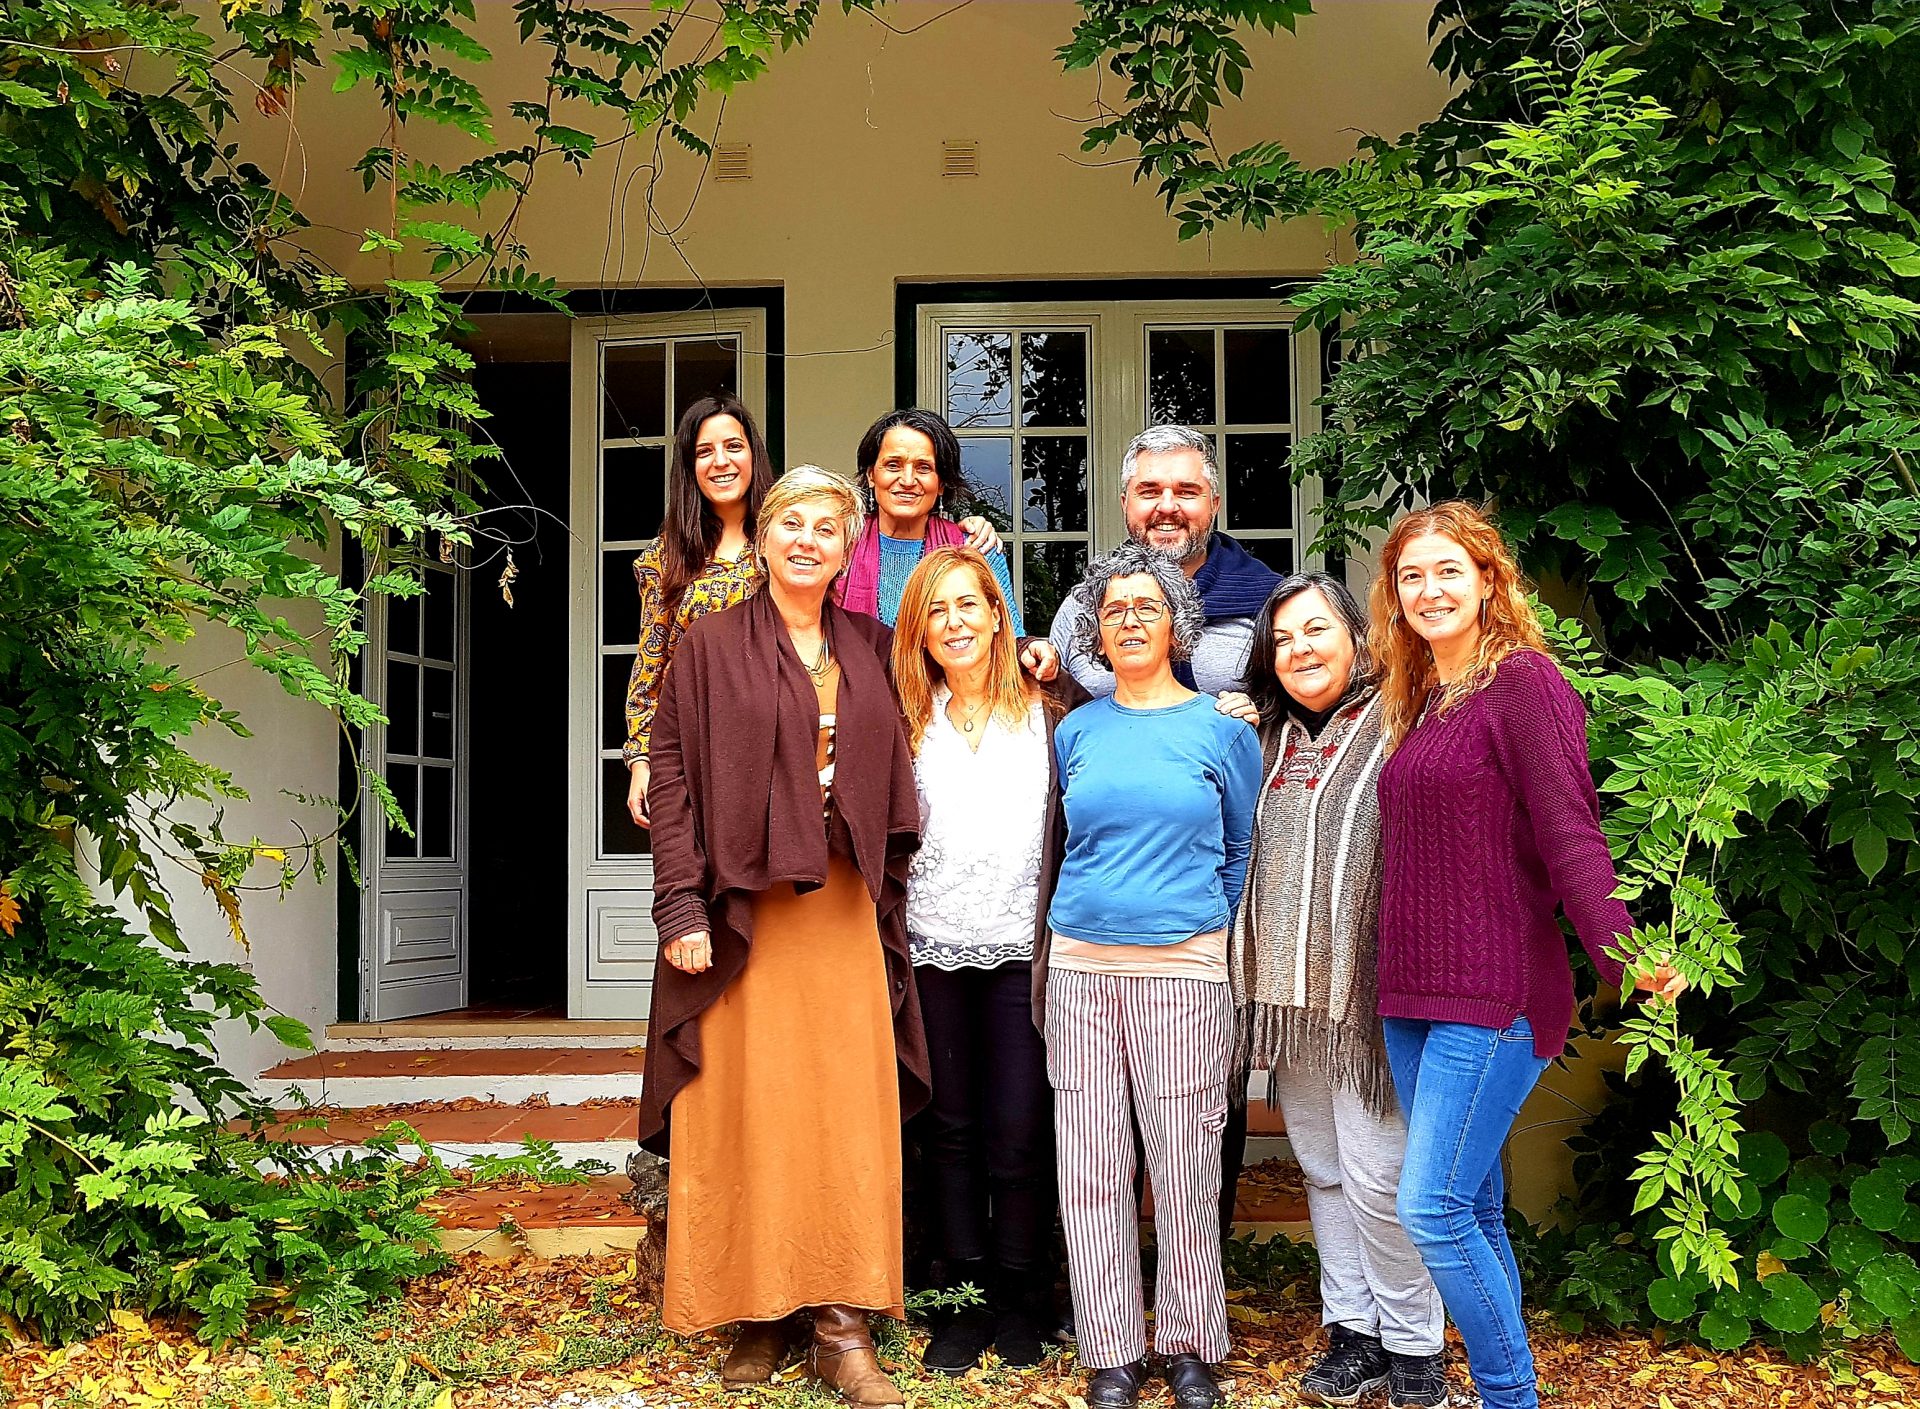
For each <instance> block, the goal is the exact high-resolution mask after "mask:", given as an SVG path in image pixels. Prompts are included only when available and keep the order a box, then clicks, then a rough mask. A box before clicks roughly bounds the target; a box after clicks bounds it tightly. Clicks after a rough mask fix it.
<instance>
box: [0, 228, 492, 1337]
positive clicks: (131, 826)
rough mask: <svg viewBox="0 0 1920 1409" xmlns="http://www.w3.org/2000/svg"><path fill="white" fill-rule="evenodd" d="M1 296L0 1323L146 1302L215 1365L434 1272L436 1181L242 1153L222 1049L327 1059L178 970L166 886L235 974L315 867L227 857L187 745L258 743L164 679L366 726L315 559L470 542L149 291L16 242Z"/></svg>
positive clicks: (71, 1319) (185, 312) (224, 976)
mask: <svg viewBox="0 0 1920 1409" xmlns="http://www.w3.org/2000/svg"><path fill="white" fill-rule="evenodd" d="M0 290H3V291H4V295H5V299H4V305H5V317H4V325H0V425H4V427H5V431H4V433H0V595H3V596H4V598H5V600H7V601H8V602H9V603H11V604H13V605H12V606H11V607H10V609H9V610H8V611H7V612H6V613H5V614H4V615H3V616H0V699H4V700H6V701H7V707H6V710H5V712H4V714H0V777H4V778H6V779H7V783H6V786H5V788H4V790H0V868H4V869H0V1051H3V1052H4V1053H5V1057H4V1060H3V1061H0V1309H5V1310H6V1311H8V1312H10V1313H11V1314H12V1315H14V1316H15V1317H17V1318H18V1319H19V1320H21V1321H23V1322H25V1323H26V1324H28V1325H29V1326H32V1327H34V1328H35V1329H36V1330H38V1331H39V1332H41V1333H42V1334H43V1335H47V1336H50V1337H63V1336H67V1335H71V1334H74V1333H76V1332H79V1331H82V1330H84V1329H86V1328H87V1327H89V1326H91V1325H92V1324H94V1323H95V1322H97V1321H98V1319H99V1318H100V1317H101V1316H102V1315H103V1314H104V1312H105V1309H106V1308H107V1307H108V1306H110V1305H114V1304H124V1303H126V1302H138V1303H139V1304H141V1305H143V1306H145V1307H147V1308H148V1309H150V1310H159V1309H175V1308H178V1309H186V1310H190V1311H193V1312H195V1313H198V1314H199V1315H200V1316H201V1317H202V1318H203V1325H204V1328H205V1333H206V1334H207V1335H208V1336H210V1337H220V1336H226V1335H230V1334H232V1333H233V1332H234V1331H236V1330H237V1329H238V1328H239V1327H240V1325H241V1323H242V1320H243V1318H244V1316H245V1314H246V1312H247V1309H248V1307H249V1306H250V1305H251V1304H253V1303H254V1302H256V1301H258V1300H259V1299H261V1298H262V1297H263V1296H265V1295H267V1294H268V1290H269V1288H270V1287H272V1286H284V1287H285V1288H286V1289H287V1291H288V1293H289V1294H290V1295H291V1296H292V1297H293V1299H294V1300H295V1302H296V1303H303V1302H305V1301H307V1300H308V1299H310V1298H313V1297H317V1296H323V1295H324V1296H339V1295H342V1294H346V1293H353V1294H358V1295H371V1294H375V1293H379V1292H383V1291H386V1290H389V1289H390V1288H391V1287H393V1286H394V1285H395V1284H396V1283H397V1282H398V1281H400V1280H401V1279H403V1278H405V1277H408V1276H411V1275H414V1274H415V1273H417V1272H419V1271H421V1270H423V1269H425V1268H427V1267H430V1266H432V1265H434V1264H435V1259H436V1257H437V1254H435V1253H433V1252H429V1251H423V1250H422V1249H421V1247H420V1246H418V1244H420V1243H421V1241H422V1240H423V1239H425V1238H426V1237H427V1236H428V1234H429V1233H430V1231H431V1224H430V1223H429V1222H428V1221H427V1220H426V1219H425V1218H423V1217H422V1216H421V1215H419V1214H418V1213H417V1212H416V1211H415V1209H416V1206H417V1204H418V1202H419V1198H420V1196H421V1195H422V1194H423V1193H425V1192H427V1191H430V1190H431V1189H433V1188H436V1187H438V1186H439V1183H440V1181H441V1179H442V1178H443V1176H442V1175H436V1174H434V1173H433V1172H432V1171H431V1170H429V1171H427V1172H424V1173H422V1172H410V1171H405V1170H403V1169H401V1168H399V1167H398V1166H394V1165H392V1164H391V1163H390V1162H374V1163H361V1164H356V1165H354V1166H351V1167H349V1168H348V1169H346V1170H344V1171H342V1172H341V1175H340V1177H338V1178H335V1179H330V1180H317V1179H314V1178H297V1179H287V1178H283V1177H279V1176H270V1175H269V1174H267V1173H265V1172H263V1161H264V1160H265V1159H266V1158H267V1157H268V1155H269V1153H270V1151H269V1148H268V1147H267V1146H266V1145H264V1144H263V1143H262V1142H260V1141H259V1140H258V1139H255V1138H253V1137H250V1136H247V1135H243V1134H236V1133H230V1132H229V1131H227V1130H226V1129H225V1128H224V1127H225V1125H226V1122H227V1121H228V1119H229V1118H230V1117H231V1116H233V1115H234V1114H236V1113H238V1112H242V1111H247V1110H250V1109H251V1102H250V1101H249V1100H248V1098H247V1095H246V1092H245V1090H244V1088H243V1087H242V1086H241V1084H240V1083H239V1082H238V1081H236V1080H235V1079H234V1078H233V1077H231V1076H229V1075H228V1074H227V1073H225V1072H223V1071H221V1070H220V1068H219V1067H218V1065H217V1063H216V1062H215V1061H214V1059H213V1040H212V1034H213V1027H214V1024H215V1023H216V1022H219V1021H222V1020H240V1021H244V1022H246V1023H248V1024H249V1025H251V1026H253V1027H256V1028H258V1027H262V1026H265V1027H269V1028H271V1029H272V1031H273V1032H274V1033H275V1035H277V1036H279V1037H280V1038H281V1039H282V1040H283V1041H287V1042H291V1043H295V1044H305V1042H306V1035H305V1032H304V1030H303V1029H302V1028H301V1026H300V1024H298V1023H297V1022H294V1021H292V1020H290V1019H287V1018H285V1017H282V1016H279V1015H276V1014H272V1013H269V1012H268V1011H266V1009H265V1007H264V1005H263V1003H262V1001H261V997H260V994H259V990H258V988H257V987H256V985H255V983H254V979H253V976H252V974H251V973H249V972H248V971H247V970H246V969H245V968H243V967H241V966H239V965H236V964H219V963H209V962H204V961H197V960H191V959H188V958H186V957H184V956H183V948H184V946H183V945H182V942H181V940H180V937H179V934H178V931H177V929H176V928H175V925H174V921H173V913H172V904H171V901H170V899H169V897H168V890H167V879H166V876H165V874H163V868H168V869H174V868H178V867H185V868H186V874H188V875H191V876H192V877H193V878H194V879H195V881H196V882H197V883H198V884H199V885H201V886H203V887H204V888H205V889H207V890H208V891H211V892H212V893H213V895H214V896H215V897H216V899H218V900H219V902H220V904H221V905H222V907H223V908H224V909H225V910H226V911H227V914H228V917H229V919H230V921H231V925H232V928H233V932H234V936H235V938H236V940H239V941H241V942H244V940H245V932H244V929H243V928H242V924H241V918H240V898H239V897H240V893H241V890H242V888H243V887H244V886H245V885H246V884H247V883H248V878H249V875H250V873H252V872H253V871H254V869H255V868H256V867H257V866H264V867H265V868H266V870H267V871H268V873H269V876H270V879H269V882H268V884H269V886H283V885H286V884H290V883H291V882H292V881H293V879H294V877H295V875H296V874H297V873H298V872H299V871H300V870H302V869H306V868H319V867H321V866H322V865H323V863H324V853H323V852H322V851H321V849H320V844H319V842H318V841H315V842H314V843H313V844H312V849H311V851H310V852H309V853H308V854H305V855H301V854H299V853H298V852H294V851H290V850H289V849H288V848H286V847H285V846H282V847H269V846H267V845H265V844H264V843H262V842H260V841H258V840H257V839H244V840H242V839H236V838H230V837H228V836H227V835H226V834H225V833H224V831H223V829H222V827H221V824H220V820H219V817H220V813H219V810H218V809H219V805H220V804H221V803H222V802H224V801H226V800H229V799H236V798H242V797H244V796H245V794H244V793H243V792H242V790H241V789H240V788H239V787H238V786H237V785H236V784H235V782H234V781H233V779H232V778H231V777H229V776H228V775H227V774H225V773H224V772H222V771H221V770H219V769H216V768H213V767H210V766H209V765H207V764H205V763H202V762H200V761H198V760H196V759H195V758H194V757H193V756H192V755H191V754H190V753H188V752H187V750H186V748H185V746H184V745H185V740H186V739H187V737H188V735H189V734H190V733H191V732H192V731H194V730H196V729H227V730H232V731H234V732H237V733H244V732H245V731H244V729H243V727H242V726H241V724H240V722H239V721H238V720H237V719H236V718H235V717H234V716H233V714H232V713H231V712H230V711H228V710H226V709H224V708H223V707H222V706H221V705H220V703H219V701H218V700H216V699H215V698H214V697H213V696H212V695H210V694H209V693H208V692H207V691H206V689H205V688H204V687H203V686H202V685H201V684H200V683H198V682H197V681H195V680H193V679H190V678H188V677H187V676H186V675H184V674H183V673H182V672H181V671H180V670H179V669H178V668H177V667H175V666H172V665H168V664H164V663H162V662H161V661H159V660H156V659H155V658H154V654H153V652H154V648H155V647H156V646H159V645H162V644H164V643H166V642H168V641H177V640H182V639H185V638H186V637H187V636H188V635H190V634H191V633H192V632H193V631H194V630H195V629H197V628H199V627H201V626H204V625H206V624H209V623H217V624H220V625H223V626H226V627H228V628H230V629H231V630H232V631H233V632H234V633H235V640H236V641H237V642H238V643H239V649H240V650H241V651H242V652H243V653H244V655H245V657H246V659H247V660H248V661H249V662H250V663H251V664H253V665H254V666H255V667H257V668H259V669H261V670H265V671H267V672H269V673H270V674H272V675H274V676H275V677H276V678H277V679H279V681H280V682H281V684H282V685H283V686H284V687H285V688H286V690H287V691H288V693H289V694H291V695H293V696H296V697H298V698H302V699H305V700H308V701H312V702H314V703H315V704H317V705H319V706H321V707H325V708H329V709H332V710H334V711H336V712H338V713H339V714H340V715H341V717H343V718H345V719H347V720H350V721H353V722H358V723H366V722H369V721H370V720H372V719H373V718H375V717H376V716H375V715H374V714H373V711H372V709H371V707H370V706H369V705H367V704H366V702H365V701H364V700H361V699H359V698H358V697H357V696H355V695H354V694H353V693H352V692H351V691H350V690H348V689H347V688H346V685H345V684H344V676H343V673H342V672H341V671H339V670H338V669H336V668H335V665H334V662H333V659H332V658H330V656H329V654H328V653H329V652H330V651H334V652H349V651H351V650H353V649H355V648H356V647H357V646H358V645H359V644H360V642H361V640H362V637H361V636H360V635H359V632H358V627H357V621H358V612H359V603H360V594H359V593H357V592H354V591H350V590H349V589H347V588H346V587H344V586H343V585H342V584H341V582H340V581H339V579H338V578H337V577H336V576H335V575H334V574H333V573H332V572H330V571H328V570H327V569H326V568H324V567H322V566H319V565H317V564H316V563H315V562H314V561H313V560H312V558H311V557H310V556H308V555H307V554H305V553H303V552H302V551H301V547H302V545H323V544H325V543H326V542H327V541H328V539H329V538H330V537H331V536H332V534H334V533H335V532H344V533H347V534H350V535H353V536H355V537H357V538H359V539H360V540H361V541H362V542H363V543H365V544H366V545H367V546H368V548H369V550H370V551H372V552H373V553H374V554H375V555H376V560H377V555H378V553H379V551H380V545H381V544H382V543H383V542H384V540H385V539H386V538H387V536H388V535H393V536H395V537H407V538H412V539H416V540H417V539H419V538H420V537H421V536H422V535H424V534H426V533H429V532H433V533H440V534H446V535H454V534H456V533H457V532H458V530H457V528H456V526H455V525H454V523H453V522H452V520H450V519H448V518H447V517H445V516H444V515H442V514H439V513H437V512H434V511H431V510H427V509H423V508H422V507H420V506H419V505H418V504H416V503H415V502H414V501H413V500H411V499H409V498H408V497H407V496H405V495H402V494H399V493H397V492H395V491H394V490H393V489H392V488H391V486H389V485H388V484H387V483H385V482H384V481H381V480H379V479H377V478H375V477H374V476H372V475H370V474H368V472H367V471H366V470H364V469H363V468H361V467H359V466H356V465H354V464H351V463H349V462H347V461H344V460H342V459H341V458H340V457H339V455H338V453H337V450H336V449H335V447H334V444H333V442H332V439H331V436H330V432H329V431H328V429H327V426H326V423H325V421H324V419H323V418H322V416H321V415H320V414H319V413H318V412H317V411H316V409H315V408H314V407H313V406H312V404H311V403H310V402H309V401H308V400H307V398H306V397H305V396H303V395H302V394H301V393H299V392H297V391H295V390H293V389H292V388H290V387H289V386H288V385H287V384H286V383H285V382H284V381H283V380H281V379H279V378H278V377H276V376H275V375H274V371H275V368H276V366H277V364H279V363H281V362H282V361H283V360H284V356H285V354H284V351H283V349H282V348H281V346H280V343H279V341H278V339H277V338H276V336H275V335H274V333H273V332H272V330H270V329H265V328H250V327H236V328H231V329H229V330H227V332H226V333H225V335H224V336H221V337H215V336H213V335H212V334H210V333H209V332H208V331H207V329H206V328H205V326H204V325H203V324H202V323H201V322H200V321H199V320H198V319H197V318H196V317H195V315H194V313H193V311H192V309H191V308H190V307H189V306H188V305H187V304H186V303H184V302H182V301H179V300H175V299H166V298H159V297H156V296H155V295H154V294H153V293H152V292H151V288H150V281H149V280H148V279H147V277H146V276H145V275H143V274H142V273H141V272H140V271H139V270H137V269H136V268H134V267H132V266H117V267H115V268H114V269H113V270H112V271H111V272H110V273H109V275H108V277H107V278H106V279H105V281H104V282H102V283H99V284H95V283H93V282H91V281H89V280H86V279H84V278H81V277H79V276H78V275H77V274H76V272H75V270H74V269H73V267H72V266H70V265H69V264H67V263H66V262H64V261H63V260H62V259H61V258H60V257H59V256H58V255H57V254H55V253H53V252H51V251H48V250H45V249H43V248H39V247H36V246H35V245H34V244H32V243H31V242H28V241H24V240H20V239H17V238H16V239H14V240H13V241H12V243H11V246H10V249H9V251H8V253H7V256H6V257H5V259H4V261H3V262H0ZM394 585H395V586H398V585H399V584H394ZM296 603H298V604H305V605H306V606H307V607H309V608H310V609H311V610H312V613H313V618H314V620H313V624H310V625H308V626H306V627H305V628H304V629H303V628H302V627H300V626H296V625H295V624H293V622H292V621H290V620H289V616H288V613H290V612H291V613H292V614H293V615H294V616H295V617H297V616H298V615H299V612H298V611H296V610H295V609H294V606H293V604H296ZM319 624H324V627H325V641H324V643H323V644H322V645H321V646H319V647H315V646H313V645H312V644H311V643H310V640H309V633H310V632H311V631H312V630H313V625H319ZM209 814H210V815H209ZM196 818H205V819H206V820H195V819H196ZM136 924H138V925H140V926H142V927H144V930H145V933H142V932H141V929H139V928H136ZM154 941H157V943H155V942H154ZM272 1153H273V1154H274V1157H276V1158H278V1159H280V1160H281V1161H282V1162H283V1163H284V1161H285V1160H286V1159H290V1158H293V1156H292V1155H290V1154H286V1153H284V1152H280V1151H278V1150H277V1149H276V1150H275V1151H273V1152H272ZM300 1172H302V1173H306V1174H309V1175H310V1174H311V1173H312V1171H311V1170H310V1169H308V1170H304V1171H300Z"/></svg>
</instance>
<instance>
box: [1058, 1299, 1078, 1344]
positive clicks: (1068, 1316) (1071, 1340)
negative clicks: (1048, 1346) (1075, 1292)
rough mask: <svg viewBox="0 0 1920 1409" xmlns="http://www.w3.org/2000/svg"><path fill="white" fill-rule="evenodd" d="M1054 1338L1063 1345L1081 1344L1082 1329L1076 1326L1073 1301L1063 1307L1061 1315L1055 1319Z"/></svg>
mask: <svg viewBox="0 0 1920 1409" xmlns="http://www.w3.org/2000/svg"><path fill="white" fill-rule="evenodd" d="M1053 1338H1054V1339H1055V1340H1057V1341H1059V1342H1060V1344H1062V1345H1078V1344H1080V1328H1079V1327H1078V1326H1077V1325H1075V1324H1074V1320H1073V1303H1072V1302H1071V1301H1069V1302H1068V1303H1067V1304H1066V1305H1065V1306H1063V1307H1061V1308H1060V1314H1059V1315H1058V1316H1056V1317H1055V1318H1054V1327H1053Z"/></svg>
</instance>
